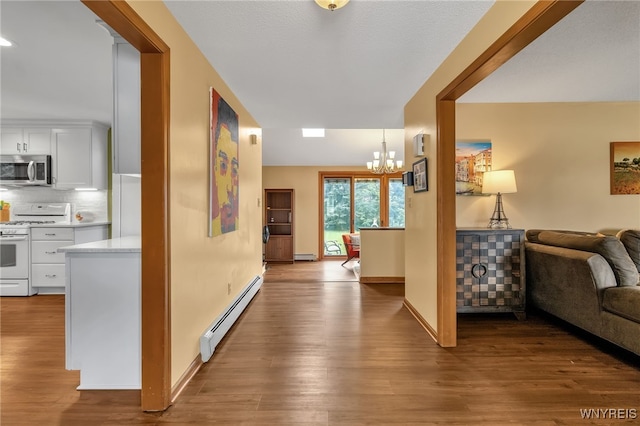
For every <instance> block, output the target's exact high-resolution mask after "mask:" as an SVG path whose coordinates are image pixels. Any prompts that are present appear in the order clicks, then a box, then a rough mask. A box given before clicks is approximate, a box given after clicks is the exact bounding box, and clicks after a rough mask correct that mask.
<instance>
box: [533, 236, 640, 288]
mask: <svg viewBox="0 0 640 426" xmlns="http://www.w3.org/2000/svg"><path fill="white" fill-rule="evenodd" d="M537 239H538V242H539V243H540V244H547V245H550V246H556V247H567V248H571V249H574V250H583V251H589V252H592V253H598V254H599V255H601V256H602V257H604V258H605V260H606V261H607V263H608V264H609V265H610V266H611V269H613V274H614V275H615V277H616V282H617V283H618V285H619V286H636V285H638V281H640V275H639V274H638V269H637V268H636V265H635V264H634V263H633V261H632V260H631V257H629V253H627V250H626V249H625V247H624V245H623V244H622V242H621V241H620V240H619V239H617V238H616V237H614V236H611V235H609V236H596V235H581V234H576V233H566V232H557V231H541V232H540V233H538V234H537Z"/></svg>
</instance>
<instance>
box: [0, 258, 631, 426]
mask: <svg viewBox="0 0 640 426" xmlns="http://www.w3.org/2000/svg"><path fill="white" fill-rule="evenodd" d="M403 299H404V290H403V286H402V285H397V284H377V285H361V284H359V283H357V282H356V281H355V278H354V276H353V274H352V272H351V271H350V270H349V269H347V268H342V267H340V262H336V261H325V262H299V263H296V264H294V265H274V266H272V267H270V268H269V270H268V271H267V274H266V276H265V283H264V285H263V287H262V289H261V291H260V292H259V293H258V295H257V296H256V298H255V299H254V301H253V302H252V303H251V305H250V307H249V309H248V310H247V311H246V312H245V314H244V315H243V316H242V317H241V318H240V320H239V321H238V323H237V324H236V326H235V327H234V329H233V330H232V331H231V332H230V334H228V335H227V337H226V338H225V339H224V340H223V342H222V343H221V345H220V346H219V347H218V349H217V351H216V353H215V354H214V357H213V358H212V359H211V361H210V362H209V363H207V364H205V365H204V366H203V368H202V369H201V370H200V371H199V372H198V374H197V375H196V376H195V377H194V379H193V380H192V381H191V382H190V383H189V385H188V386H187V387H186V389H185V390H184V392H183V393H182V394H181V395H180V397H179V398H178V400H177V401H176V402H175V404H174V405H173V406H172V407H170V408H169V409H168V410H167V411H165V412H164V413H142V412H140V409H139V404H140V400H139V392H137V391H77V390H75V387H76V386H77V384H78V381H79V375H78V372H76V371H66V370H65V369H64V298H63V297H62V296H35V297H31V298H6V297H5V298H1V300H0V307H1V311H0V314H1V318H0V319H1V336H0V337H1V340H0V344H1V356H2V359H1V369H0V374H1V376H0V380H1V382H2V383H1V394H0V399H1V402H0V404H1V405H0V410H1V413H0V424H2V425H3V426H4V425H151V424H181V425H186V424H191V425H207V424H225V425H365V424H374V425H435V424H460V425H469V424H474V425H479V424H482V425H497V424H522V425H576V424H590V423H594V424H600V425H602V424H625V423H629V424H632V423H636V424H637V423H638V422H639V421H640V420H638V418H636V419H615V420H611V419H606V420H603V419H600V420H593V421H588V420H582V419H581V414H580V410H581V409H621V410H640V363H639V361H638V357H635V356H632V355H630V354H628V353H626V352H623V351H619V350H617V349H616V348H614V347H612V346H611V345H608V344H605V343H602V342H601V341H599V340H597V339H593V338H590V337H588V336H586V335H584V334H583V333H580V332H578V331H576V330H574V329H573V328H570V327H567V326H565V325H563V324H562V323H559V322H557V321H554V320H552V319H550V318H547V317H545V316H542V315H540V314H535V313H534V314H530V315H529V316H528V319H527V320H526V321H518V320H516V319H515V317H514V316H512V315H464V316H459V327H458V328H459V331H458V338H459V340H458V347H456V348H449V349H443V348H440V347H438V346H437V345H436V344H435V343H434V342H433V341H432V340H431V338H430V337H429V336H428V335H427V333H426V332H425V331H424V330H423V329H422V328H421V327H420V325H419V324H418V323H417V322H416V320H415V319H414V318H413V317H412V316H411V315H410V314H409V312H408V311H407V310H406V309H405V308H403V306H402V302H403ZM621 413H627V415H630V414H632V413H633V412H632V411H619V412H617V415H618V416H619V415H620V414H621ZM636 413H637V411H636ZM637 414H638V415H640V413H637Z"/></svg>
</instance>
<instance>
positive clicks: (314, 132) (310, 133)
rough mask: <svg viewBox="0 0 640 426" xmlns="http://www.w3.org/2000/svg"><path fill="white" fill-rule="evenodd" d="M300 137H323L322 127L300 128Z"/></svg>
mask: <svg viewBox="0 0 640 426" xmlns="http://www.w3.org/2000/svg"><path fill="white" fill-rule="evenodd" d="M302 137H305V138H324V129H302Z"/></svg>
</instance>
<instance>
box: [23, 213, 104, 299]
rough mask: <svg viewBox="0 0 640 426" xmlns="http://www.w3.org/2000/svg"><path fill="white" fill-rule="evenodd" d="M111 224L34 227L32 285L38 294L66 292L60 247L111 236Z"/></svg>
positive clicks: (32, 235) (32, 237)
mask: <svg viewBox="0 0 640 426" xmlns="http://www.w3.org/2000/svg"><path fill="white" fill-rule="evenodd" d="M107 235H108V229H107V225H92V226H86V225H84V226H82V227H71V226H66V227H32V228H31V286H32V287H33V288H34V289H35V290H36V291H37V292H38V294H64V293H65V279H66V277H65V259H64V253H59V252H58V249H59V248H60V247H65V246H72V245H74V244H82V243H88V242H92V241H100V240H104V239H106V238H107Z"/></svg>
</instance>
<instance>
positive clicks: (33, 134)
mask: <svg viewBox="0 0 640 426" xmlns="http://www.w3.org/2000/svg"><path fill="white" fill-rule="evenodd" d="M0 153H1V154H2V155H22V154H29V155H32V154H33V155H36V154H37V155H48V154H50V153H51V127H33V128H28V127H21V126H15V127H13V126H11V125H9V127H5V125H3V126H2V128H1V129H0Z"/></svg>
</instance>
